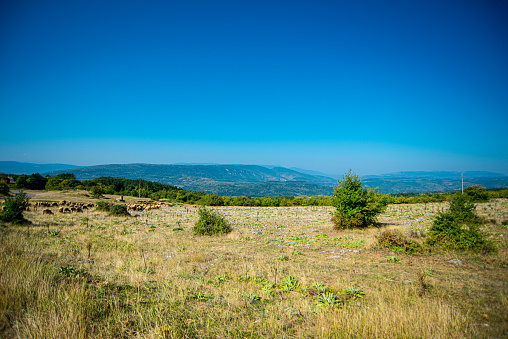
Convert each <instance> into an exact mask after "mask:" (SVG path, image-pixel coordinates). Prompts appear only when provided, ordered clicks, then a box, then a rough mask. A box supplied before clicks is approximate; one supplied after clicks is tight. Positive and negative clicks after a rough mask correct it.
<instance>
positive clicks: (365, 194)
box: [332, 171, 387, 229]
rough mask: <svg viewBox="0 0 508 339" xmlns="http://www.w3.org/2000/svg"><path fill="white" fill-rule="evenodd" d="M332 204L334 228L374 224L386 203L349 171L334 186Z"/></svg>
mask: <svg viewBox="0 0 508 339" xmlns="http://www.w3.org/2000/svg"><path fill="white" fill-rule="evenodd" d="M333 204H334V206H335V207H336V208H337V210H336V211H335V213H334V214H333V217H332V221H333V223H334V224H335V229H348V228H357V227H360V228H361V227H367V226H371V225H374V224H376V223H377V215H378V214H380V213H382V212H383V211H384V210H385V208H386V205H387V204H386V201H385V200H384V199H383V198H382V196H381V195H380V194H378V193H376V192H375V191H373V190H371V189H365V188H363V186H362V181H361V180H360V178H358V176H357V175H356V174H352V173H351V171H349V172H348V173H346V174H345V175H344V176H343V180H339V184H338V185H337V186H336V187H335V188H334V194H333Z"/></svg>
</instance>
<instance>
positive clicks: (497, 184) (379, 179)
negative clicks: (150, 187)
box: [0, 161, 508, 197]
mask: <svg viewBox="0 0 508 339" xmlns="http://www.w3.org/2000/svg"><path fill="white" fill-rule="evenodd" d="M9 163H16V162H6V161H4V162H0V171H3V172H6V173H17V172H18V173H19V170H20V169H23V168H26V169H31V170H33V169H44V168H48V167H42V166H43V165H37V164H24V163H16V164H15V166H17V167H12V165H9ZM2 164H3V165H9V166H11V167H9V166H6V167H7V168H8V169H11V171H9V170H6V169H5V167H4V169H3V170H2V167H1V166H2ZM34 165H35V166H41V167H35V166H34ZM47 166H50V167H49V168H50V169H51V166H59V164H52V165H47ZM61 166H63V168H61V169H59V170H51V171H47V172H45V173H44V171H42V170H39V171H38V172H40V173H42V174H44V175H45V174H49V175H51V176H54V175H57V174H60V173H74V175H75V176H76V178H77V179H79V180H85V179H86V180H90V179H94V178H98V177H121V178H127V179H139V178H142V179H143V180H148V181H155V182H159V183H163V184H169V185H173V186H178V187H181V188H183V189H187V190H195V191H203V192H207V193H214V194H218V195H223V196H252V197H263V196H278V195H290V196H313V195H314V196H315V195H330V194H332V193H333V186H336V185H337V179H334V178H330V177H328V176H326V175H323V174H322V173H320V172H315V171H308V170H304V169H300V168H291V169H288V168H284V167H275V166H257V165H218V164H173V165H155V164H109V165H98V166H89V167H77V166H72V165H61ZM16 168H17V169H18V171H12V169H16ZM25 173H26V172H25ZM32 173H33V172H32ZM362 182H363V184H364V186H365V187H369V188H376V189H377V190H378V192H380V193H388V194H398V193H425V192H439V191H453V190H460V189H461V173H460V172H451V171H435V172H422V171H413V172H398V173H388V174H382V175H367V176H363V177H362ZM470 185H482V186H484V187H485V188H504V187H508V176H506V175H503V174H499V173H493V172H478V171H477V172H464V187H467V186H470Z"/></svg>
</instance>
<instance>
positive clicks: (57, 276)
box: [0, 192, 508, 338]
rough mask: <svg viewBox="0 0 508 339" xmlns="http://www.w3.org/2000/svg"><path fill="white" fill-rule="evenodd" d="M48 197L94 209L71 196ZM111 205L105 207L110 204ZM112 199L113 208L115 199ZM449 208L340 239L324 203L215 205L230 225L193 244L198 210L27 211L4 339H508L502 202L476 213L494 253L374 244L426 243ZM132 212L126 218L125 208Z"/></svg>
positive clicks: (418, 211) (14, 259)
mask: <svg viewBox="0 0 508 339" xmlns="http://www.w3.org/2000/svg"><path fill="white" fill-rule="evenodd" d="M44 194H45V195H38V196H35V197H34V199H33V201H36V200H38V199H40V200H45V201H51V200H52V201H59V200H64V199H65V200H67V201H69V200H71V201H92V200H91V199H89V198H88V197H86V196H85V195H83V194H80V193H79V192H69V193H44ZM111 200H112V199H111ZM111 200H110V201H111ZM442 208H446V204H426V205H423V204H421V205H392V206H389V207H388V209H387V211H386V212H385V213H384V214H383V215H382V216H381V217H380V222H381V223H382V226H381V227H380V228H370V229H367V230H352V231H335V230H333V229H332V224H331V222H330V212H331V211H332V209H331V208H329V207H280V208H250V207H217V208H213V209H214V210H216V211H218V212H219V213H221V214H223V215H224V216H226V218H227V219H228V220H229V221H230V222H231V223H232V225H233V228H234V231H233V232H232V233H230V234H229V235H226V236H219V237H201V236H194V235H193V234H192V231H191V227H192V226H193V225H194V223H195V222H196V220H197V208H195V207H191V206H173V207H169V206H163V207H162V208H161V209H159V210H151V211H148V212H137V213H138V214H139V216H138V217H111V216H108V215H107V214H106V213H104V212H98V211H94V210H88V211H85V213H82V214H81V213H79V214H60V213H58V212H57V209H58V208H56V207H53V208H51V209H52V210H53V212H54V213H55V215H43V214H42V208H40V209H38V210H34V209H33V208H32V211H30V212H27V213H26V216H27V218H28V219H29V220H31V221H32V222H33V225H31V226H30V227H27V226H5V227H0V230H1V231H0V232H1V238H0V239H1V240H0V256H1V260H0V272H2V273H1V275H0V286H1V287H2V288H1V289H0V331H1V332H0V333H1V334H2V336H6V337H40V338H54V337H61V338H64V337H69V338H70V337H72V338H84V337H91V338H101V337H103V338H111V337H127V338H129V337H144V338H161V337H162V338H164V337H166V338H184V337H188V338H192V337H198V338H202V337H210V338H230V337H238V338H244V337H248V338H266V337H268V338H328V337H330V338H395V337H399V338H407V337H411V338H412V337H422V338H464V337H474V338H477V337H480V338H481V337H489V338H502V337H507V336H508V292H507V291H508V271H507V268H508V229H507V228H506V226H503V225H502V224H501V222H502V221H503V220H506V219H508V200H495V201H490V202H488V203H483V204H479V205H478V208H477V211H478V212H479V214H481V215H484V216H486V217H487V218H488V219H495V221H496V224H493V223H491V224H487V225H485V226H484V230H485V231H487V232H489V233H490V235H491V237H492V239H494V240H495V242H496V244H497V245H498V248H499V252H498V253H497V254H495V255H481V254H470V253H464V252H448V251H443V250H435V251H433V252H430V253H426V254H420V255H412V256H411V255H406V254H404V253H402V252H391V251H390V249H381V248H378V247H377V238H376V236H377V235H379V234H380V233H381V232H383V231H385V230H389V229H396V230H399V231H401V232H403V233H406V234H409V235H412V236H413V238H414V239H416V240H417V241H419V242H421V243H422V242H423V241H424V239H425V238H424V234H425V231H426V229H427V228H428V227H429V226H430V224H431V222H432V218H433V216H434V215H435V213H437V211H439V210H440V209H442ZM133 214H134V213H133Z"/></svg>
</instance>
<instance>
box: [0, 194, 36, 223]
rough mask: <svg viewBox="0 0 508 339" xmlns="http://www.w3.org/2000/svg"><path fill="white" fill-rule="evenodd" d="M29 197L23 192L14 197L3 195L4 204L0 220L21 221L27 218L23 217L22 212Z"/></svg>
mask: <svg viewBox="0 0 508 339" xmlns="http://www.w3.org/2000/svg"><path fill="white" fill-rule="evenodd" d="M29 201H30V198H29V197H28V196H27V195H26V194H25V193H23V192H21V193H19V194H18V195H16V196H15V197H14V198H11V197H5V206H4V210H3V211H2V213H0V220H2V221H5V222H12V223H23V222H27V220H26V219H25V218H24V217H23V212H24V211H25V209H26V208H27V207H28V204H29Z"/></svg>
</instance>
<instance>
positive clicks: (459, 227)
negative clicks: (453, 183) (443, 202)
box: [427, 194, 496, 253]
mask: <svg viewBox="0 0 508 339" xmlns="http://www.w3.org/2000/svg"><path fill="white" fill-rule="evenodd" d="M475 208H476V206H475V205H474V203H473V202H471V201H470V200H469V198H468V197H466V196H464V195H462V194H458V195H455V196H454V197H453V198H452V199H451V200H450V207H449V208H448V210H447V211H445V212H441V213H439V214H438V215H437V216H436V218H435V219H434V222H433V223H432V226H431V228H430V229H429V232H428V234H427V235H428V238H427V243H428V244H429V245H436V244H439V245H442V246H443V247H445V248H449V249H459V250H468V251H472V252H483V253H489V252H495V251H496V248H495V246H494V244H493V243H492V242H491V241H489V240H488V239H487V234H486V233H485V232H483V231H481V230H480V228H479V227H480V225H481V224H483V223H484V222H485V220H484V219H483V218H481V217H479V216H478V215H476V213H475V212H474V211H475Z"/></svg>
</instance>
